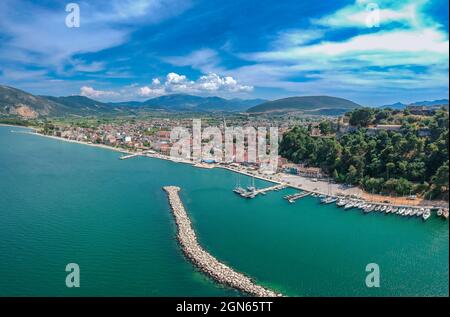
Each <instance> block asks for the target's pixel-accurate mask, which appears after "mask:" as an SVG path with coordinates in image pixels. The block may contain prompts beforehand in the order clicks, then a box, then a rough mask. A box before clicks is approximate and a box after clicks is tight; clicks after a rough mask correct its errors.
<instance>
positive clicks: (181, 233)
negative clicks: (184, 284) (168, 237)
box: [164, 186, 282, 297]
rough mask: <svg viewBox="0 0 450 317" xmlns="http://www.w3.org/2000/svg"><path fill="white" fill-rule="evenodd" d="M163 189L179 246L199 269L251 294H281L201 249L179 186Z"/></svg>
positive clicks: (262, 295)
mask: <svg viewBox="0 0 450 317" xmlns="http://www.w3.org/2000/svg"><path fill="white" fill-rule="evenodd" d="M164 190H165V191H166V192H167V195H168V197H169V203H170V206H171V209H172V212H173V214H174V216H175V222H176V224H177V227H178V233H177V238H178V241H179V243H180V245H181V248H182V250H183V252H184V254H185V255H186V257H188V258H189V259H190V260H191V261H192V262H193V263H194V264H195V265H196V266H197V267H198V268H199V269H200V270H201V271H203V272H204V273H206V274H207V275H209V276H210V277H212V278H213V279H214V280H216V281H217V282H219V283H222V284H225V285H228V286H230V287H232V288H235V289H237V290H239V291H242V292H244V293H247V294H250V295H252V296H257V297H277V296H282V295H281V294H278V293H275V292H273V291H271V290H268V289H266V288H264V287H262V286H259V285H257V284H255V283H254V282H253V281H252V280H251V279H250V278H248V277H247V276H245V275H244V274H241V273H238V272H236V271H234V270H233V269H232V268H230V267H228V266H227V265H225V264H223V263H221V262H219V261H218V260H217V259H216V258H215V257H213V256H212V255H211V254H209V253H208V252H206V251H205V250H203V248H202V247H201V246H200V244H199V243H198V241H197V236H196V234H195V231H194V230H193V229H192V226H191V220H190V219H189V216H188V215H187V213H186V210H185V209H184V206H183V203H182V202H181V199H180V196H179V195H178V192H179V191H180V188H179V187H176V186H166V187H164Z"/></svg>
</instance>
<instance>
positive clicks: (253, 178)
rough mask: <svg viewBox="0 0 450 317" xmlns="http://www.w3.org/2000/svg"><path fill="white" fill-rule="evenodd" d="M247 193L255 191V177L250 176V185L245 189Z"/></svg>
mask: <svg viewBox="0 0 450 317" xmlns="http://www.w3.org/2000/svg"><path fill="white" fill-rule="evenodd" d="M247 189H248V191H249V192H254V191H256V186H255V176H252V182H251V185H250V186H248V187H247Z"/></svg>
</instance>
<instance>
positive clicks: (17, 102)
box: [0, 85, 60, 118]
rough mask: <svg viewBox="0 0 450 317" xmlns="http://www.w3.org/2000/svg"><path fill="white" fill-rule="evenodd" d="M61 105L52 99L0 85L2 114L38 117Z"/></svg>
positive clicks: (0, 110)
mask: <svg viewBox="0 0 450 317" xmlns="http://www.w3.org/2000/svg"><path fill="white" fill-rule="evenodd" d="M59 107H60V105H59V104H57V103H55V102H54V101H52V100H48V99H46V98H43V97H39V96H33V95H32V94H29V93H27V92H25V91H22V90H20V89H16V88H12V87H8V86H1V85H0V114H4V115H5V114H6V115H12V116H20V117H24V118H36V117H38V116H48V115H51V114H53V113H55V112H56V111H57V109H59Z"/></svg>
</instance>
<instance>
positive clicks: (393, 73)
mask: <svg viewBox="0 0 450 317" xmlns="http://www.w3.org/2000/svg"><path fill="white" fill-rule="evenodd" d="M69 3H70V1H52V0H33V1H25V0H2V1H0V84H3V85H9V86H13V87H17V88H19V89H23V90H26V91H28V92H31V93H33V94H40V95H53V96H66V95H83V96H87V97H90V98H93V99H97V100H102V101H128V100H146V99H150V98H154V97H158V96H162V95H167V94H174V93H183V94H192V95H200V96H221V97H224V98H244V99H251V98H264V99H271V100H273V99H278V98H284V97H289V96H308V95H330V96H336V97H342V98H348V99H350V100H352V101H355V102H357V103H360V104H362V105H383V104H390V103H394V102H397V101H400V102H404V103H408V102H414V101H419V100H434V99H442V98H448V94H449V90H448V87H449V78H448V72H449V70H448V69H449V68H448V67H449V41H448V10H449V8H448V5H449V4H448V0H428V1H425V0H415V1H414V0H403V1H402V0H356V1H355V0H351V1H344V0H333V1H331V0H319V1H317V0H302V1H300V0H283V1H280V0H278V1H275V0H226V1H219V0H107V1H103V0H99V1H73V2H72V3H73V4H75V5H76V8H75V9H74V7H73V6H69V7H67V5H68V4H69ZM77 8H79V11H78V10H77ZM66 9H67V11H66ZM77 11H78V12H79V25H74V22H76V21H77V20H76V13H77ZM74 17H75V19H74ZM75 24H76V23H75ZM77 26H78V27H77Z"/></svg>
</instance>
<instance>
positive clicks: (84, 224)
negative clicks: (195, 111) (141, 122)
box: [0, 128, 448, 296]
mask: <svg viewBox="0 0 450 317" xmlns="http://www.w3.org/2000/svg"><path fill="white" fill-rule="evenodd" d="M60 140H61V139H58V140H56V139H53V138H48V137H46V138H44V137H40V138H37V137H36V136H34V135H31V134H27V133H10V132H9V129H7V128H3V130H2V129H1V128H0V143H1V142H3V144H4V146H3V149H4V150H3V152H2V153H0V160H1V161H2V164H1V165H0V168H1V169H2V175H3V179H4V181H3V182H0V187H1V191H0V193H1V194H0V200H1V201H2V206H4V208H3V210H2V211H3V212H2V213H0V219H1V221H0V229H1V230H0V235H2V241H3V243H0V251H1V254H3V255H4V256H3V257H2V261H1V262H0V275H1V276H2V277H4V279H3V283H2V285H0V293H1V294H5V295H15V294H17V295H24V294H25V295H33V296H56V295H59V296H61V295H71V294H72V295H73V291H74V290H73V289H66V288H65V287H63V289H62V288H61V287H60V285H61V283H64V279H62V280H61V274H60V272H61V270H62V271H64V270H63V269H64V267H62V269H61V266H60V265H58V263H60V262H61V261H60V260H61V259H64V260H65V259H67V261H76V262H78V263H81V264H82V267H81V268H82V270H84V273H83V274H85V275H86V274H87V275H86V276H91V277H92V278H85V279H84V282H83V286H82V287H81V288H80V289H79V290H77V291H78V294H79V295H81V296H90V295H93V296H102V295H103V296H104V295H108V296H240V295H241V293H239V292H236V291H235V290H234V289H232V288H227V287H223V286H221V285H220V284H219V283H216V282H214V280H212V279H210V278H208V277H207V276H206V275H205V274H203V273H202V272H200V271H199V270H198V269H196V268H195V267H194V266H193V265H192V264H191V263H190V261H187V260H186V257H185V256H183V253H182V252H180V245H179V243H178V241H177V240H176V224H175V223H174V221H173V219H174V218H173V215H172V214H171V210H170V206H169V204H168V202H167V195H166V193H165V192H163V191H162V190H161V188H162V187H163V186H167V185H172V184H173V185H176V186H177V187H180V188H182V191H180V192H179V195H180V198H181V199H182V202H183V204H184V206H185V208H186V211H187V212H188V214H189V218H190V219H191V226H192V229H193V230H194V231H195V233H196V237H197V240H198V243H199V244H200V245H201V246H202V247H203V248H204V249H205V250H206V251H207V252H208V253H209V254H211V255H212V256H214V257H215V258H216V259H218V260H219V261H220V262H221V263H224V264H226V265H227V266H229V267H232V268H233V269H235V270H237V271H238V272H243V273H244V272H245V275H248V276H249V277H252V278H254V279H255V281H257V282H258V284H259V283H261V285H264V286H265V287H267V288H269V289H272V290H276V291H277V292H279V293H282V294H283V295H285V296H371V295H374V294H375V295H380V296H392V295H394V296H417V295H426V296H432V295H439V296H446V295H447V294H448V224H447V223H446V222H445V221H442V220H441V219H443V218H438V217H435V216H434V215H435V210H432V215H431V216H430V217H429V219H428V220H427V222H426V225H422V223H421V222H422V221H420V220H421V218H420V217H419V216H418V214H416V216H414V217H411V216H410V217H401V216H399V215H397V216H396V217H394V216H387V215H386V217H385V216H384V213H381V212H380V211H378V212H375V211H373V212H372V213H373V215H372V214H370V215H367V216H369V217H370V218H367V217H366V215H364V214H363V212H362V211H359V210H360V209H350V210H347V211H345V212H344V210H343V208H338V207H337V205H336V204H337V203H338V201H337V202H336V203H329V204H325V203H322V204H321V203H320V200H321V199H322V198H324V197H325V196H326V195H323V196H322V197H319V196H320V194H319V195H318V194H317V193H316V194H314V195H313V194H311V195H309V196H306V197H304V198H302V199H299V200H297V201H296V202H295V204H289V202H288V201H287V200H286V199H284V196H286V195H288V194H295V193H299V192H300V191H302V189H301V188H300V189H299V188H294V187H288V188H286V189H284V190H278V191H277V190H273V191H270V192H268V193H267V194H266V195H258V196H257V197H256V198H254V199H242V198H241V197H240V196H239V195H236V194H234V193H232V192H231V191H232V189H233V188H234V187H235V186H236V177H237V175H239V176H240V178H241V186H242V187H243V188H247V187H248V186H251V185H252V180H251V175H243V174H241V173H239V174H238V173H237V172H234V171H228V170H227V169H225V168H214V169H210V170H206V169H203V168H196V167H193V166H191V165H188V164H179V163H173V162H172V161H170V160H165V159H159V158H158V157H155V158H152V157H149V158H146V159H143V158H140V157H137V158H136V159H132V160H125V161H121V160H119V159H118V157H119V156H120V155H121V154H120V153H118V152H117V149H116V150H114V149H112V148H106V147H104V148H103V147H100V146H96V145H89V144H87V143H80V144H77V143H75V142H61V141H60ZM81 144H85V145H81ZM114 151H115V152H114ZM30 153H33V155H32V156H30V155H29V154H30ZM161 158H162V157H161ZM36 166H39V168H36ZM249 174H250V173H249ZM254 183H255V187H257V188H258V189H259V188H267V187H271V186H274V185H275V184H276V183H275V182H272V183H271V182H270V181H265V180H263V179H259V178H258V176H255V182H254ZM17 188H20V195H19V191H18V190H17ZM73 188H77V189H79V190H77V191H74V190H71V189H73ZM305 189H306V188H305ZM306 191H309V190H306ZM325 192H326V188H325ZM80 195H82V197H83V199H80ZM333 196H334V195H333ZM342 199H344V200H345V201H350V200H352V199H354V198H352V197H344V196H342ZM61 206H65V208H61ZM380 209H381V207H380ZM355 211H356V212H355ZM443 211H444V210H442V211H441V213H443ZM397 212H398V210H397ZM418 213H420V208H419V211H418ZM389 214H392V211H391V212H390V213H389ZM394 214H395V213H394ZM408 220H411V221H408ZM37 235H40V236H41V238H42V239H41V240H39V243H34V242H33V241H34V240H33V239H32V237H35V236H37ZM355 236H357V237H358V239H355ZM36 242H37V241H36ZM25 245H26V246H27V247H26V248H24V247H23V246H25ZM74 248H76V249H77V250H83V252H82V253H77V255H76V259H74V253H73V250H74ZM398 250H402V252H401V255H400V254H399V253H398V252H397V251H398ZM9 254H14V255H17V257H19V258H20V259H22V260H21V261H20V262H17V261H16V260H15V259H14V258H12V257H9V256H8V255H9ZM130 259H132V260H133V261H134V263H138V265H134V266H131V267H130ZM370 261H375V262H377V261H382V262H383V276H385V277H389V278H385V279H383V281H384V282H383V287H381V288H380V289H376V290H375V289H368V288H367V287H365V284H364V282H363V280H362V279H361V277H360V276H361V274H364V267H365V264H366V263H369V262H370ZM29 263H33V265H34V267H35V268H45V269H43V270H42V273H41V274H35V272H36V270H35V269H33V268H30V266H29ZM105 263H107V265H105ZM329 263H333V264H334V265H332V266H330V265H329ZM335 267H338V268H339V272H336V271H335V270H334V268H335ZM424 267H425V268H430V269H427V270H424V269H423V268H424ZM130 268H131V269H130ZM399 268H401V270H399ZM355 272H361V274H355ZM324 274H325V275H326V276H327V278H326V279H324V278H323V276H324ZM411 276H414V279H411V278H410V277H411ZM404 281H407V283H408V284H407V285H405V284H402V283H404ZM336 284H339V285H341V286H340V287H339V288H336V287H334V285H336ZM36 285H40V286H39V287H38V288H36ZM111 285H114V287H111ZM424 286H426V287H424Z"/></svg>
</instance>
